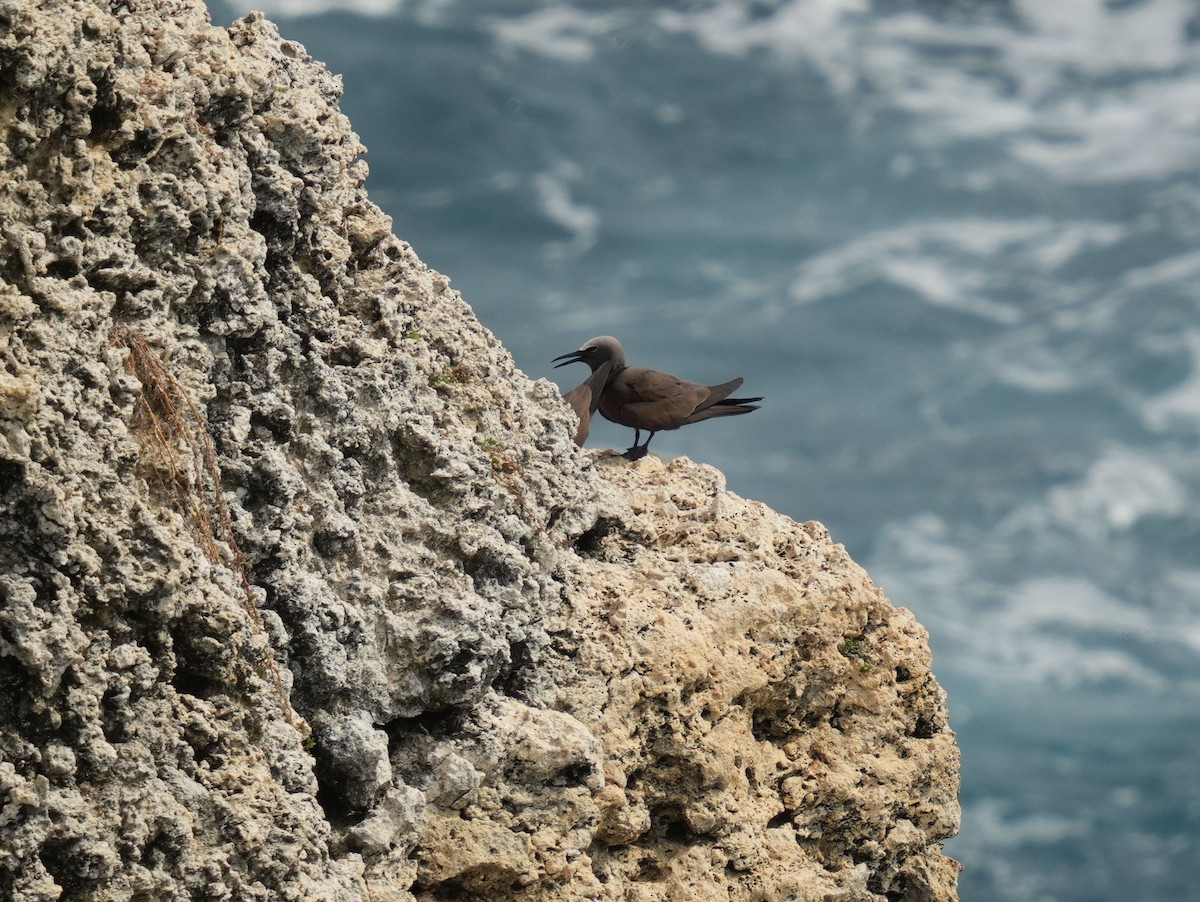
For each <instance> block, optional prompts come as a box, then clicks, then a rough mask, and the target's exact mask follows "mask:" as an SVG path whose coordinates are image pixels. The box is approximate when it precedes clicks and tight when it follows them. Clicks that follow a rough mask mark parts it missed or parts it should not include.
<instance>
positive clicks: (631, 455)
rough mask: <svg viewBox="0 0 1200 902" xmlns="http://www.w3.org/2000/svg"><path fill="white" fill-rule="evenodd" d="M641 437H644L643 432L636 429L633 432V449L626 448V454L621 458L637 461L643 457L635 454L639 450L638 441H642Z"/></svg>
mask: <svg viewBox="0 0 1200 902" xmlns="http://www.w3.org/2000/svg"><path fill="white" fill-rule="evenodd" d="M641 437H642V430H640V429H634V430H633V447H632V448H626V449H625V453H624V454H622V455H621V456H622V457H624V458H627V459H629V460H637V459H638V457H641V455H640V454H635V452H636V451H637V449H638V441H639V440H640V439H641Z"/></svg>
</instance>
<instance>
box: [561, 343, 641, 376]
mask: <svg viewBox="0 0 1200 902" xmlns="http://www.w3.org/2000/svg"><path fill="white" fill-rule="evenodd" d="M554 359H555V360H556V361H561V363H556V364H555V367H556V368H557V367H560V366H566V365H567V364H568V363H586V364H587V365H588V366H589V367H591V368H592V370H593V371H595V369H596V367H598V366H601V365H603V364H605V363H611V364H613V365H614V366H615V367H617V368H621V367H623V366H624V365H625V350H624V349H623V348H622V347H621V343H620V342H619V341H617V340H616V339H615V338H613V337H612V336H611V335H598V336H596V337H595V338H589V339H588V340H587V341H585V342H584V343H583V345H582V347H580V349H579V350H578V351H571V352H570V353H569V354H561V355H559V356H558V357H555V358H554Z"/></svg>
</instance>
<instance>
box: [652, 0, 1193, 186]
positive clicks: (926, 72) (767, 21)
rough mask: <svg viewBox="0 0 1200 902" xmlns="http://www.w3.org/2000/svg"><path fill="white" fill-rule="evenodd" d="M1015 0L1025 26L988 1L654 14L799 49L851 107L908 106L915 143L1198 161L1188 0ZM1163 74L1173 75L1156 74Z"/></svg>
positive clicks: (715, 46) (739, 52)
mask: <svg viewBox="0 0 1200 902" xmlns="http://www.w3.org/2000/svg"><path fill="white" fill-rule="evenodd" d="M1015 12H1016V14H1017V16H1018V18H1019V19H1020V20H1021V25H1020V27H1016V28H1013V27H1011V26H1009V25H1008V24H1006V23H1002V22H1000V21H998V20H996V19H994V18H991V17H989V16H987V15H986V14H983V15H980V16H977V17H974V18H966V17H962V18H958V19H956V20H953V21H950V20H944V19H939V18H937V17H936V14H924V13H920V12H904V13H898V14H896V15H891V16H888V15H870V16H869V15H866V14H865V13H866V7H865V6H864V4H862V3H861V2H854V3H836V2H831V0H792V2H786V3H781V4H778V5H777V6H775V7H774V8H773V9H772V10H771V11H770V13H769V14H756V13H755V12H754V11H753V8H752V7H751V5H750V4H748V3H743V2H727V0H717V2H712V3H709V4H707V5H703V6H701V7H700V8H699V9H697V10H693V11H690V12H674V11H673V12H664V13H661V14H660V15H659V17H658V23H659V25H660V27H662V28H664V29H665V30H668V31H672V32H676V33H679V32H686V33H689V34H692V35H694V36H695V38H696V39H697V40H698V41H699V42H700V44H701V45H702V46H703V47H705V48H706V49H707V50H709V51H710V52H713V53H719V54H725V55H733V56H744V55H746V54H748V53H750V52H753V51H757V50H763V49H765V50H768V51H770V52H772V53H774V54H775V55H776V56H777V57H778V58H779V59H781V60H785V61H795V60H803V61H804V63H805V64H807V65H812V66H815V67H816V68H817V69H818V70H819V71H820V72H821V73H822V74H823V75H824V76H825V78H826V80H827V81H828V83H829V85H830V87H831V88H832V89H833V90H834V91H835V92H836V93H837V94H839V95H842V96H846V97H847V98H852V103H853V110H854V112H855V114H856V115H858V114H861V113H862V112H863V111H864V110H872V109H901V110H905V111H907V112H908V113H910V114H911V115H913V116H914V117H915V118H916V122H915V124H914V128H913V129H912V135H911V137H912V140H913V142H914V143H915V144H916V145H918V146H920V145H925V146H938V145H943V144H946V143H951V142H957V141H962V140H978V139H981V138H1004V137H1008V138H1009V139H1010V143H1009V145H1008V146H1009V149H1010V152H1011V155H1012V159H1013V160H1015V161H1017V162H1019V163H1021V164H1024V165H1027V166H1032V167H1035V168H1037V169H1040V170H1043V171H1045V172H1047V173H1048V174H1050V175H1052V176H1054V177H1055V178H1059V179H1066V180H1071V181H1081V182H1089V181H1116V180H1123V179H1128V178H1151V177H1163V176H1167V175H1171V174H1176V173H1181V172H1188V171H1191V170H1193V169H1194V168H1195V167H1196V166H1197V164H1198V162H1200V151H1198V149H1197V148H1198V147H1200V50H1198V49H1197V47H1196V45H1195V43H1194V42H1193V41H1191V40H1190V37H1189V34H1188V23H1189V21H1190V19H1191V17H1192V16H1193V15H1194V13H1195V8H1194V5H1193V4H1191V3H1188V2H1185V0H1147V2H1143V3H1137V4H1128V5H1122V6H1113V5H1112V4H1109V3H1106V2H1104V0H1055V2H1052V3H1051V2H1045V0H1020V2H1018V3H1016V4H1015ZM931 51H934V52H931ZM1167 73H1170V74H1171V75H1172V76H1173V77H1172V78H1171V79H1170V80H1168V81H1164V80H1163V79H1162V78H1160V77H1156V76H1160V75H1163V74H1167ZM1184 73H1186V74H1184ZM1081 79H1084V80H1085V81H1086V84H1084V85H1082V86H1081V85H1080V83H1079V82H1080V80H1081ZM998 175H999V173H997V172H990V173H989V172H987V171H986V170H981V171H977V172H976V173H974V174H973V176H972V177H973V178H975V180H976V181H977V182H978V184H979V186H980V187H987V186H989V185H990V184H992V183H993V182H994V180H995V179H996V178H997V177H998Z"/></svg>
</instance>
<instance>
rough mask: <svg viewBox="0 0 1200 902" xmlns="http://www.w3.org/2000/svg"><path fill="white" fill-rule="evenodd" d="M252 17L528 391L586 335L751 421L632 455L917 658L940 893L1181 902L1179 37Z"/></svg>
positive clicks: (974, 19) (1176, 14) (281, 11)
mask: <svg viewBox="0 0 1200 902" xmlns="http://www.w3.org/2000/svg"><path fill="white" fill-rule="evenodd" d="M256 5H257V4H256ZM268 11H269V12H270V13H271V14H272V15H273V16H274V17H275V18H276V19H277V20H279V21H281V23H282V29H283V31H284V33H285V35H287V36H289V37H292V38H295V39H296V40H299V41H301V42H302V43H304V44H305V45H306V46H307V48H308V49H309V51H310V52H311V53H312V54H313V55H314V56H317V57H318V58H320V59H322V60H324V61H325V62H326V63H327V64H328V65H329V66H330V68H331V69H333V70H334V71H335V72H340V73H342V74H343V75H344V77H345V82H346V88H347V93H346V97H345V101H344V109H345V110H346V111H347V113H348V114H349V115H350V116H351V118H352V120H353V121H354V123H355V126H356V128H357V130H358V131H359V133H360V134H361V135H362V137H363V140H364V142H365V143H366V144H367V146H368V147H369V148H370V153H369V155H368V157H367V160H368V162H369V163H370V166H371V172H372V176H371V184H370V187H371V192H372V196H373V198H374V199H375V200H376V202H377V203H379V204H380V205H381V206H383V207H384V208H385V209H386V210H387V211H388V212H389V213H391V214H392V215H393V216H394V217H395V227H396V231H397V233H398V234H399V235H401V236H403V237H404V238H406V239H408V240H410V241H411V242H412V243H413V245H414V246H415V247H416V249H417V251H418V253H420V255H421V256H422V258H423V259H424V260H425V261H426V262H428V263H429V264H430V265H432V266H434V267H435V268H437V269H440V270H442V271H444V272H447V273H449V274H451V275H452V277H453V279H454V284H455V286H456V287H458V288H459V289H460V290H461V291H462V292H463V293H464V295H465V296H466V298H467V300H468V301H469V302H470V303H471V304H472V306H473V307H474V308H475V310H476V312H477V313H478V314H479V316H480V318H481V319H482V320H483V321H484V322H485V323H486V324H487V325H488V326H489V327H491V329H492V330H493V331H494V332H495V333H496V334H497V335H498V336H499V337H500V338H501V339H502V340H503V341H504V343H505V344H506V345H507V346H508V347H509V348H510V349H511V350H512V352H513V354H514V355H515V356H516V358H517V361H518V364H519V365H520V366H521V367H522V368H523V369H525V370H526V371H527V372H529V373H530V374H531V375H534V376H551V375H554V376H556V377H561V378H562V380H563V383H564V385H565V387H570V386H571V385H573V384H574V383H575V382H577V381H580V380H581V379H582V378H583V375H584V372H583V368H582V367H580V368H579V369H578V371H576V370H567V371H561V370H560V371H557V372H555V371H552V370H551V368H550V358H552V357H554V356H555V355H557V354H560V353H563V352H565V351H568V350H571V349H573V348H575V347H577V346H578V345H579V344H580V343H581V342H582V341H583V340H584V339H586V338H588V337H590V336H592V335H595V334H598V333H613V334H615V335H617V336H618V337H620V338H622V340H623V341H624V343H625V345H626V349H627V351H628V353H629V356H630V359H631V362H635V363H647V364H650V365H654V366H657V367H659V368H663V369H668V370H671V371H673V372H677V373H679V374H680V375H683V376H686V377H689V378H696V379H704V380H708V381H720V380H724V379H726V378H728V377H730V376H733V375H737V374H742V375H745V376H746V382H747V389H753V392H752V393H754V394H759V393H761V394H765V395H766V396H767V399H768V400H767V404H766V406H765V407H764V408H763V409H762V410H761V411H760V412H758V413H756V414H754V415H753V416H752V417H748V418H741V419H737V420H726V421H721V422H713V423H707V424H703V425H700V426H697V427H694V428H689V429H687V430H684V431H682V432H678V433H667V434H662V435H660V436H658V437H656V438H655V440H654V449H655V450H656V451H657V452H658V453H660V454H663V455H668V456H671V455H676V454H687V455H689V456H691V457H693V458H694V459H699V460H705V461H709V462H711V463H713V464H715V465H717V466H719V467H721V468H722V469H723V470H724V471H725V472H726V473H727V474H728V476H729V483H730V488H731V489H732V490H733V491H735V492H737V493H738V494H741V495H744V496H750V497H755V498H760V499H762V500H765V501H767V502H769V503H770V504H771V505H772V506H774V507H776V508H777V509H779V510H782V511H784V512H786V513H788V514H790V515H792V516H794V517H796V518H798V519H802V520H803V519H819V520H821V521H823V522H824V523H826V525H828V526H829V527H830V529H831V530H832V531H833V533H834V535H835V537H836V538H838V539H839V540H840V541H843V542H845V544H846V545H847V547H848V548H849V549H850V551H851V552H852V553H853V554H854V555H855V557H856V558H857V559H858V560H860V561H861V562H862V563H863V564H864V565H865V566H867V568H868V569H869V570H870V571H871V574H872V576H873V577H874V578H875V580H876V581H877V582H878V583H879V584H880V585H882V586H883V587H884V589H885V590H886V591H887V592H888V594H889V595H890V597H891V598H892V599H893V600H894V601H896V602H897V603H898V604H902V605H905V606H907V607H909V608H911V609H913V610H914V611H915V612H916V613H917V615H918V617H919V618H920V620H921V621H922V622H923V623H924V624H925V625H926V626H927V627H928V628H929V630H930V633H931V640H932V644H933V647H934V651H935V659H936V660H935V665H936V670H937V673H938V676H939V678H940V679H941V681H942V683H943V685H945V687H946V688H947V690H948V691H949V693H950V699H951V712H952V717H953V726H954V727H955V729H956V730H957V731H958V734H959V739H960V742H961V745H962V749H963V754H964V761H963V774H964V786H963V795H962V800H963V804H964V821H963V833H962V836H961V837H960V838H959V839H957V840H955V841H954V842H952V843H951V851H952V853H953V854H955V855H956V856H957V857H959V858H960V859H961V860H962V861H963V862H964V863H965V865H966V871H965V872H964V874H963V877H962V881H961V887H962V897H963V899H964V900H975V902H986V900H999V902H1006V900H1013V902H1025V900H1072V902H1074V900H1078V902H1084V900H1088V902H1095V900H1112V902H1129V900H1139V902H1156V900H1164V902H1166V900H1171V902H1176V900H1183V899H1196V898H1200V890H1197V889H1196V888H1195V878H1194V869H1195V865H1196V862H1197V861H1200V765H1198V764H1197V760H1198V758H1197V746H1198V745H1200V554H1198V551H1200V513H1198V506H1197V490H1198V489H1200V457H1198V454H1197V450H1198V449H1197V444H1198V443H1197V439H1198V437H1200V241H1198V238H1200V182H1198V164H1200V45H1198V43H1197V36H1200V14H1198V13H1197V7H1196V6H1194V5H1193V4H1192V3H1190V2H1184V0H1145V2H1128V0H1125V2H1110V3H1103V2H1100V0H1053V2H1050V0H1011V2H995V3H985V2H979V3H961V4H956V3H953V2H934V0H929V2H910V3H882V2H880V3H877V4H872V3H869V2H867V0H847V2H836V3H835V2H829V0H795V2H786V0H781V2H769V0H760V2H750V0H728V2H721V0H712V2H694V3H688V4H681V5H674V6H670V7H667V6H661V7H656V8H652V7H650V6H649V5H647V4H639V3H632V2H627V3H619V2H588V3H583V2H580V3H579V4H578V5H572V4H568V3H553V2H547V3H534V2H515V0H510V2H494V0H493V2H486V0H425V2H409V3H404V4H400V5H395V4H392V3H388V2H387V0H370V2H363V3H362V4H359V6H358V8H357V9H349V8H343V9H341V10H336V9H335V8H334V6H333V5H332V4H330V3H327V2H325V0H280V2H276V3H274V4H272V5H270V6H269V8H268ZM216 15H217V18H218V20H221V21H228V19H229V15H230V13H229V10H228V8H222V9H217V10H216ZM289 15H299V16H300V17H299V18H292V19H288V18H286V16H289ZM564 372H565V374H564ZM629 439H630V435H629V432H628V430H622V429H618V428H616V427H613V426H609V425H607V424H604V425H601V426H597V427H595V428H594V429H593V438H592V441H591V444H594V445H597V444H598V445H604V444H607V445H611V446H616V447H624V446H625V445H626V444H627V443H628V441H629Z"/></svg>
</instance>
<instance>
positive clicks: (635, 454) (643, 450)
mask: <svg viewBox="0 0 1200 902" xmlns="http://www.w3.org/2000/svg"><path fill="white" fill-rule="evenodd" d="M649 453H650V443H649V442H647V443H646V444H644V445H634V446H633V447H632V448H628V449H626V451H625V453H624V454H622V455H621V456H622V457H623V458H625V459H626V460H641V459H642V458H643V457H645V456H646V455H647V454H649Z"/></svg>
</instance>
